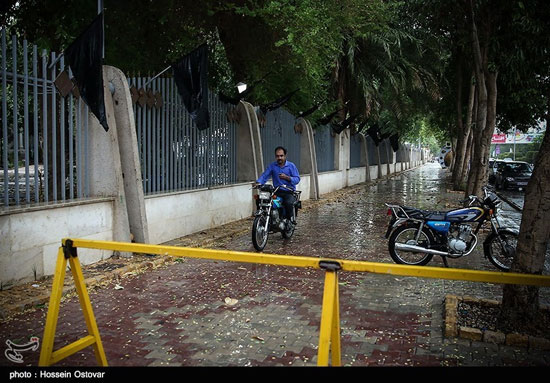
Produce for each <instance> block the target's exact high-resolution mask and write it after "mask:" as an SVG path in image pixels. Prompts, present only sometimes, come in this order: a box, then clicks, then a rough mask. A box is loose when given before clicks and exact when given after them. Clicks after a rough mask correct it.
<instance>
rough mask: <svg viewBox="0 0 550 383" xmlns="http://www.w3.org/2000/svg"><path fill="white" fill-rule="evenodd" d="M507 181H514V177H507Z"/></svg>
mask: <svg viewBox="0 0 550 383" xmlns="http://www.w3.org/2000/svg"><path fill="white" fill-rule="evenodd" d="M506 181H508V182H513V181H514V179H513V178H512V177H506Z"/></svg>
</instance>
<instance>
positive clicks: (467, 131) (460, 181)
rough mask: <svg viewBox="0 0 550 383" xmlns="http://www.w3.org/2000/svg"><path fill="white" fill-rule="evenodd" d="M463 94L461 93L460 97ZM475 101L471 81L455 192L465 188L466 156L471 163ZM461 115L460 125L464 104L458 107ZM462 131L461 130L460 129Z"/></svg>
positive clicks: (454, 185) (459, 150)
mask: <svg viewBox="0 0 550 383" xmlns="http://www.w3.org/2000/svg"><path fill="white" fill-rule="evenodd" d="M461 93H462V92H460V93H459V95H460V94H461ZM474 99H475V84H474V82H472V81H471V84H470V93H469V95H468V110H467V114H466V124H463V125H462V129H461V131H462V134H459V137H458V140H459V143H458V145H457V153H456V162H455V167H454V169H453V178H452V182H453V189H454V190H463V188H464V177H465V174H466V171H465V169H464V168H465V167H467V166H468V162H467V161H466V156H468V161H469V153H470V148H471V146H470V145H471V139H470V137H471V131H472V115H473V105H474ZM457 112H458V113H459V117H458V118H459V124H462V102H460V104H459V105H458V110H457ZM459 130H460V129H459Z"/></svg>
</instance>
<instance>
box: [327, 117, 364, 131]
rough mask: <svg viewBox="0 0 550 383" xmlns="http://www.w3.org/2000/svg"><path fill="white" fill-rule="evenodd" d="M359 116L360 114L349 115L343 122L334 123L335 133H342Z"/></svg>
mask: <svg viewBox="0 0 550 383" xmlns="http://www.w3.org/2000/svg"><path fill="white" fill-rule="evenodd" d="M358 116H359V114H355V115H353V116H351V117H348V118H347V119H346V120H344V121H343V122H342V123H341V124H332V130H334V133H336V134H340V133H342V131H343V130H344V129H346V128H347V127H348V126H349V125H350V124H351V123H352V122H353V120H355V119H356V118H357V117H358Z"/></svg>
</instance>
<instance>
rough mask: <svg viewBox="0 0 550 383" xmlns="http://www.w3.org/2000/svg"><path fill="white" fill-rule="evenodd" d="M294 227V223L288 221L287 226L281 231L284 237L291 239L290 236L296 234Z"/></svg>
mask: <svg viewBox="0 0 550 383" xmlns="http://www.w3.org/2000/svg"><path fill="white" fill-rule="evenodd" d="M294 229H295V227H294V225H292V224H291V223H287V227H286V228H285V229H284V230H283V231H282V233H281V234H282V235H283V238H285V239H289V238H290V237H292V234H294Z"/></svg>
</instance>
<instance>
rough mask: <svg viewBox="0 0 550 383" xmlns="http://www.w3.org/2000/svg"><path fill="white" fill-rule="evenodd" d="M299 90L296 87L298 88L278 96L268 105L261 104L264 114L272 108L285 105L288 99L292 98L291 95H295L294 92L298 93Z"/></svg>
mask: <svg viewBox="0 0 550 383" xmlns="http://www.w3.org/2000/svg"><path fill="white" fill-rule="evenodd" d="M298 91H299V89H296V90H294V91H292V92H290V93H288V94H286V95H284V96H283V97H281V98H278V99H277V100H275V101H272V102H270V103H269V104H267V105H262V106H260V109H261V110H262V112H263V113H264V114H266V113H267V112H269V111H270V110H275V109H278V108H280V107H281V106H283V105H284V104H285V103H286V102H287V101H288V100H290V97H292V96H293V95H294V93H296V92H298Z"/></svg>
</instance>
